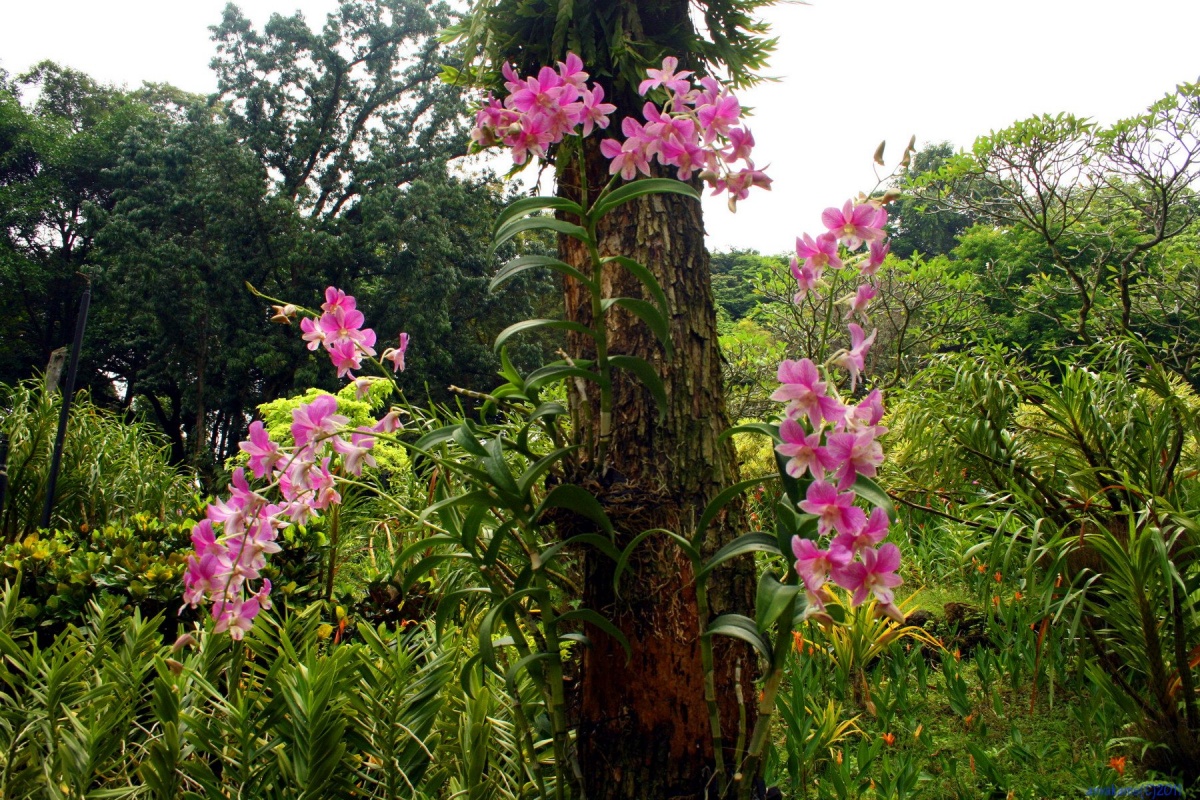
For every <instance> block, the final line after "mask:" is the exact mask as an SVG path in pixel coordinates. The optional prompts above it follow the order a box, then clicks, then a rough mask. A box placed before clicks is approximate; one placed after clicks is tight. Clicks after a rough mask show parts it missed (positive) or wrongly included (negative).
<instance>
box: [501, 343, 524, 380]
mask: <svg viewBox="0 0 1200 800" xmlns="http://www.w3.org/2000/svg"><path fill="white" fill-rule="evenodd" d="M500 377H501V378H504V379H505V380H506V381H508V382H509V383H511V384H512V385H513V386H516V387H517V388H518V389H524V388H525V379H524V378H522V377H521V373H520V372H517V368H516V367H514V366H513V365H512V361H510V360H509V358H508V348H507V347H501V348H500Z"/></svg>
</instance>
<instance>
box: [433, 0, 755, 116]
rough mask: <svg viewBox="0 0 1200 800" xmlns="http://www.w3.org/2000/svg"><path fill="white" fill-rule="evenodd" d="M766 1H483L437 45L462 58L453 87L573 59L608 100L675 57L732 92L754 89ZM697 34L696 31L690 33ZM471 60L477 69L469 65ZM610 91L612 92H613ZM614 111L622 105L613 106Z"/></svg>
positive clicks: (451, 77)
mask: <svg viewBox="0 0 1200 800" xmlns="http://www.w3.org/2000/svg"><path fill="white" fill-rule="evenodd" d="M773 3H774V0H706V2H703V3H700V4H698V7H697V11H698V12H699V13H698V14H696V15H695V16H694V17H693V16H692V15H691V14H689V10H688V5H687V4H685V3H678V2H671V1H670V0H645V1H643V2H637V3H621V4H612V3H603V2H597V0H552V2H542V0H488V1H487V2H483V3H479V4H477V5H476V6H475V8H474V10H473V12H472V13H471V14H470V15H469V16H467V17H466V19H464V20H463V21H462V22H461V23H459V24H457V25H454V26H452V27H450V28H448V29H447V31H446V33H445V38H446V39H448V40H450V41H453V42H457V43H459V44H460V45H461V46H462V48H463V50H464V51H465V59H464V60H465V61H466V67H465V69H461V70H460V69H458V68H455V67H450V68H448V69H446V70H444V71H443V79H444V80H446V81H448V82H450V83H454V84H458V85H463V84H475V85H490V84H493V83H497V84H498V82H499V80H500V78H499V72H500V70H499V67H500V65H501V64H502V63H504V62H505V61H506V60H507V61H513V62H514V63H515V66H516V68H517V71H518V72H520V73H522V74H529V73H533V72H536V71H537V69H538V68H540V67H542V66H543V65H545V64H553V63H555V62H556V61H561V60H562V59H563V58H565V57H566V54H567V53H568V52H572V53H575V54H577V55H579V56H580V57H581V58H582V59H583V60H584V63H585V64H587V65H588V68H589V71H590V72H591V73H592V74H593V75H594V76H598V77H599V78H600V79H601V81H602V82H603V83H604V84H605V85H606V87H607V90H608V97H609V98H610V99H611V98H613V97H618V98H620V97H630V98H633V97H636V96H637V95H636V91H635V90H636V88H637V86H638V84H639V83H640V82H641V81H642V80H643V79H644V78H645V69H646V68H647V67H658V66H659V65H660V64H661V62H662V59H663V58H664V57H665V56H676V57H679V58H680V59H681V61H682V62H683V64H684V65H685V66H687V67H689V68H696V67H699V68H701V69H704V70H706V71H708V72H710V73H713V74H716V73H720V72H724V73H726V74H727V75H728V76H729V78H730V80H731V82H732V84H733V86H734V87H738V86H746V85H749V84H752V83H754V82H756V81H757V80H758V79H759V78H758V76H757V75H756V73H757V72H758V71H760V70H761V69H763V68H764V67H765V66H766V63H767V58H768V57H769V56H770V54H771V52H773V51H774V49H775V46H776V40H775V39H774V38H771V37H769V36H768V31H769V26H768V25H766V24H765V23H764V22H762V21H761V20H759V19H756V14H757V13H758V12H759V11H760V9H763V8H766V7H768V6H770V5H773ZM697 28H699V29H700V32H698V31H697ZM476 58H479V60H480V61H481V62H482V63H475V60H476ZM614 89H615V91H614ZM619 105H621V106H622V107H626V106H628V104H627V103H624V102H620V103H619Z"/></svg>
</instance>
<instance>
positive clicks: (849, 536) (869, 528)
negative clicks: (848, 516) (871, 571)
mask: <svg viewBox="0 0 1200 800" xmlns="http://www.w3.org/2000/svg"><path fill="white" fill-rule="evenodd" d="M887 534H888V516H887V512H886V511H884V510H883V509H882V508H875V509H874V510H872V511H871V516H870V518H869V519H868V520H867V524H866V525H865V526H864V527H863V529H862V530H861V531H859V532H858V533H843V534H839V535H838V536H836V537H835V538H834V540H833V541H832V542H831V543H830V545H829V549H830V550H842V551H844V552H845V553H846V554H847V557H846V558H845V560H844V562H843V563H846V564H849V563H850V562H851V561H852V560H854V556H856V555H858V553H859V551H860V550H863V549H864V548H867V547H874V546H875V545H877V544H879V543H880V542H882V541H883V540H884V539H886V538H887Z"/></svg>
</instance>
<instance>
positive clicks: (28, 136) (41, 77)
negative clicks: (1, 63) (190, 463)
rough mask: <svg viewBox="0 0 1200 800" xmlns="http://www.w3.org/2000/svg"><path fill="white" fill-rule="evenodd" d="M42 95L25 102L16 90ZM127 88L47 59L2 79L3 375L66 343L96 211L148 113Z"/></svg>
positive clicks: (17, 373)
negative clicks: (128, 138) (123, 148)
mask: <svg viewBox="0 0 1200 800" xmlns="http://www.w3.org/2000/svg"><path fill="white" fill-rule="evenodd" d="M22 89H24V90H27V91H30V92H32V93H33V94H34V95H35V96H36V97H37V100H36V101H35V102H34V103H32V104H31V105H30V106H28V107H26V106H24V105H22V103H21V98H20V94H19V93H18V92H19V91H20V90H22ZM149 113H150V110H149V108H148V107H147V106H145V105H144V104H142V103H139V102H137V101H136V100H135V99H134V98H132V97H131V96H130V95H129V94H127V93H124V92H121V91H119V90H115V89H111V88H108V87H103V86H100V85H99V84H97V83H96V82H95V81H93V80H92V79H91V78H89V77H87V76H86V75H84V74H82V73H80V72H76V71H74V70H71V69H67V68H65V67H61V66H58V65H57V64H53V63H51V62H43V63H41V64H38V65H37V66H36V67H34V68H33V69H32V70H30V71H29V72H28V73H26V74H24V75H21V76H19V77H18V78H17V79H15V80H14V81H11V82H7V83H6V84H5V85H0V302H3V303H4V306H5V307H6V308H8V309H10V310H11V316H10V317H9V318H8V319H7V321H6V335H5V336H3V337H0V382H8V383H11V382H14V381H16V380H20V379H22V378H25V377H28V376H29V374H30V373H31V372H32V371H33V370H35V369H44V368H45V366H46V363H47V360H48V359H49V357H50V353H51V351H53V350H55V349H56V348H59V347H62V346H64V345H67V344H69V343H70V340H71V334H72V330H73V326H74V322H75V310H76V304H77V301H78V298H79V295H80V291H81V289H82V276H84V275H86V274H88V273H90V271H91V270H92V268H93V266H94V264H95V252H94V247H93V245H94V244H95V235H96V230H97V225H96V215H97V212H98V211H102V210H103V209H105V208H107V207H109V206H111V204H112V192H113V180H112V177H111V175H110V174H109V172H108V171H109V170H110V169H111V168H112V167H113V165H114V164H115V162H116V160H117V158H118V151H119V143H120V142H121V140H122V139H123V138H124V136H125V135H126V133H127V132H128V131H129V130H130V129H131V128H132V126H134V125H135V124H137V123H138V121H139V120H141V119H144V118H145V117H146V116H147V115H149Z"/></svg>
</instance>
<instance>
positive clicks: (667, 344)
mask: <svg viewBox="0 0 1200 800" xmlns="http://www.w3.org/2000/svg"><path fill="white" fill-rule="evenodd" d="M613 306H620V307H621V308H623V309H625V310H626V311H629V312H632V313H633V314H634V315H635V316H637V317H638V318H639V319H641V320H642V322H645V323H646V325H647V326H649V328H650V330H651V331H653V332H654V335H655V336H657V337H658V340H659V341H660V342H662V346H663V349H664V350H665V351H666V352H667V358H673V357H674V356H675V348H674V346H673V345H672V344H671V325H670V323H669V322H667V318H666V317H664V316H663V315H662V313H661V312H660V311H659V310H658V309H657V308H656V307H655V306H654V304H653V303H647V302H646V301H645V300H637V299H635V298H633V297H609V298H606V299H605V300H604V301H603V302H602V303H601V308H602V309H603V310H605V311H607V310H608V309H610V308H612V307H613Z"/></svg>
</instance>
